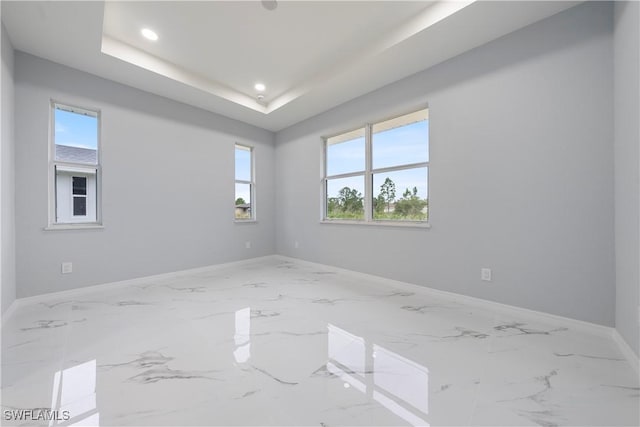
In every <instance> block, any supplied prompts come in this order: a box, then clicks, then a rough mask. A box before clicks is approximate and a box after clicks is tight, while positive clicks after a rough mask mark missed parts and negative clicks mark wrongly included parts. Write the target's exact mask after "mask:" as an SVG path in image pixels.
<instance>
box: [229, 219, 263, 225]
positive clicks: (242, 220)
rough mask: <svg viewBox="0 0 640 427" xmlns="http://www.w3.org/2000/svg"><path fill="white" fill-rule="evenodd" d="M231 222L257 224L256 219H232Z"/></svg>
mask: <svg viewBox="0 0 640 427" xmlns="http://www.w3.org/2000/svg"><path fill="white" fill-rule="evenodd" d="M233 222H235V223H236V224H257V223H258V220H257V219H234V220H233Z"/></svg>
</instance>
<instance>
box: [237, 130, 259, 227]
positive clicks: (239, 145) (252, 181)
mask: <svg viewBox="0 0 640 427" xmlns="http://www.w3.org/2000/svg"><path fill="white" fill-rule="evenodd" d="M238 148H240V149H241V150H246V151H249V157H250V160H251V165H250V173H251V176H250V179H249V181H246V180H243V179H238V177H237V174H236V172H237V171H236V169H235V155H236V150H237V149H238ZM255 157H256V156H255V147H253V146H251V145H247V144H242V143H240V142H236V143H235V144H234V146H233V159H234V161H233V165H234V166H233V175H234V179H235V183H234V186H233V193H234V194H233V219H234V221H235V222H238V223H246V222H256V218H257V216H256V212H257V209H256V205H257V203H256V178H255V177H256V171H255V163H256V159H255ZM236 184H249V197H250V198H251V200H250V205H251V217H249V218H236V208H235V206H236V200H237V197H236V196H237V195H236V194H235V192H236V189H235V185H236Z"/></svg>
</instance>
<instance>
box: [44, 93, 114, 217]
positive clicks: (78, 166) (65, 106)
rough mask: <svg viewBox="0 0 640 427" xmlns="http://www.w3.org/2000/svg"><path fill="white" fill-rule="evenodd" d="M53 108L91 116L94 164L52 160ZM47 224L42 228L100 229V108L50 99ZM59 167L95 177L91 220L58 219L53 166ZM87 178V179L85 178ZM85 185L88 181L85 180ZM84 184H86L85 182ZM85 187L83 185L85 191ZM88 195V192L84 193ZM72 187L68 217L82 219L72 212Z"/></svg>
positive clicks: (53, 139) (53, 148)
mask: <svg viewBox="0 0 640 427" xmlns="http://www.w3.org/2000/svg"><path fill="white" fill-rule="evenodd" d="M56 109H60V110H65V111H69V112H72V113H77V114H84V115H88V116H92V117H95V118H96V119H97V121H98V124H97V133H98V134H97V147H96V164H95V165H90V164H86V163H74V162H63V161H58V160H56V115H55V111H56ZM49 115H50V118H49V224H48V226H47V227H45V230H69V229H86V228H103V224H102V117H101V111H100V110H99V109H97V108H95V109H90V108H84V107H78V106H75V105H73V104H70V103H66V102H59V101H56V100H51V102H50V107H49ZM58 167H61V168H63V169H65V170H75V171H77V172H78V173H80V174H82V175H81V176H84V175H85V174H86V175H92V174H95V176H96V179H95V181H96V184H95V185H96V220H95V221H92V222H85V221H83V222H58V218H57V209H56V204H57V190H56V169H57V168H58ZM87 181H88V180H87ZM87 184H88V182H87ZM87 187H88V185H87ZM88 191H89V189H88V188H87V192H88ZM87 196H88V194H87ZM73 197H74V195H73V188H72V189H71V213H72V215H71V217H72V218H86V215H85V216H74V215H73Z"/></svg>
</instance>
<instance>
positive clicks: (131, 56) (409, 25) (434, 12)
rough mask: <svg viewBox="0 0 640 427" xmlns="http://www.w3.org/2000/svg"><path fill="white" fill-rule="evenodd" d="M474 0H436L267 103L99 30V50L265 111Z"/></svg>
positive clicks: (271, 110) (311, 89)
mask: <svg viewBox="0 0 640 427" xmlns="http://www.w3.org/2000/svg"><path fill="white" fill-rule="evenodd" d="M476 1H477V0H464V1H441V2H438V3H435V4H433V5H432V6H430V7H428V8H427V9H425V10H424V11H422V12H421V13H419V14H418V15H416V16H415V17H413V18H411V19H409V20H408V21H407V22H406V23H405V24H404V25H402V26H400V27H398V28H396V29H395V30H393V31H391V32H390V33H387V34H384V35H383V36H381V37H379V38H378V40H376V41H375V42H373V43H371V44H370V45H369V46H368V47H367V48H366V49H362V50H360V51H359V52H358V53H356V54H352V55H348V56H347V57H346V58H343V60H339V61H336V62H335V63H332V64H329V65H328V66H327V67H326V68H325V69H324V70H322V71H320V72H318V73H316V74H315V76H313V77H311V78H310V79H308V80H306V81H304V82H302V83H300V84H298V85H296V86H294V87H292V88H290V89H288V90H287V91H286V92H285V93H283V94H282V95H280V96H278V97H277V98H275V99H274V100H273V101H271V102H269V103H262V102H259V101H258V100H256V99H254V98H253V97H251V96H248V95H246V94H244V93H241V92H239V91H237V90H234V89H232V88H230V87H229V86H227V85H224V84H222V83H220V82H217V81H214V80H211V79H208V78H206V77H203V76H202V75H199V74H197V73H194V72H192V71H189V70H188V69H186V68H184V67H180V66H178V65H176V64H174V63H171V62H169V61H166V60H164V59H161V58H159V57H157V56H154V55H151V54H149V53H148V52H145V51H144V50H141V49H138V48H136V47H133V46H131V45H128V44H126V43H124V42H121V41H120V40H117V39H115V38H113V37H110V36H109V35H107V34H104V33H103V34H102V44H101V52H102V53H103V54H105V55H109V56H112V57H114V58H117V59H119V60H121V61H124V62H127V63H130V64H133V65H135V66H137V67H140V68H143V69H145V70H148V71H151V72H153V73H156V74H159V75H161V76H164V77H167V78H169V79H172V80H174V81H177V82H179V83H182V84H185V85H187V86H190V87H193V88H195V89H198V90H201V91H203V92H206V93H208V94H211V95H214V96H217V97H219V98H222V99H225V100H227V101H231V102H233V103H235V104H238V105H240V106H243V107H246V108H249V109H251V110H253V111H256V112H259V113H262V114H265V115H268V114H269V113H272V112H274V111H276V110H278V109H280V108H282V107H284V106H285V105H287V104H289V103H290V102H292V101H294V100H296V99H298V98H300V97H302V96H303V95H305V94H307V93H309V92H311V91H313V90H314V89H317V88H319V87H321V86H322V85H323V84H326V83H327V82H329V81H331V80H333V79H334V78H336V77H337V76H340V75H348V74H349V73H353V72H354V70H356V69H358V66H359V65H361V64H362V63H364V62H366V61H370V60H372V59H375V57H377V56H379V55H380V54H382V53H383V52H386V51H388V50H389V49H392V48H393V47H395V46H397V45H399V44H401V43H402V42H404V41H406V40H408V39H409V38H411V37H413V36H415V35H417V34H419V33H421V32H423V31H425V30H427V29H428V28H429V27H431V26H433V25H435V24H437V23H438V22H441V21H443V20H445V19H446V18H448V17H450V16H452V15H454V14H455V13H457V12H459V11H460V10H462V9H464V8H466V7H468V6H469V5H471V4H473V3H475V2H476ZM105 6H106V4H105Z"/></svg>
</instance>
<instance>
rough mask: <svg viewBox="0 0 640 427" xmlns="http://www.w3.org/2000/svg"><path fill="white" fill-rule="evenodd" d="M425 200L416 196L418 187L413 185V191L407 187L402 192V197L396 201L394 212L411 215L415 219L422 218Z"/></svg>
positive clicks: (423, 216)
mask: <svg viewBox="0 0 640 427" xmlns="http://www.w3.org/2000/svg"><path fill="white" fill-rule="evenodd" d="M427 203H428V202H427V200H426V199H421V198H420V197H418V189H417V188H416V187H413V191H410V190H409V189H408V188H407V189H406V190H405V191H404V193H403V194H402V198H401V199H400V200H398V202H397V203H396V207H395V210H394V212H395V213H397V214H400V215H402V216H403V217H411V218H416V219H424V218H425V214H424V212H422V210H423V209H424V208H425V206H427Z"/></svg>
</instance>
